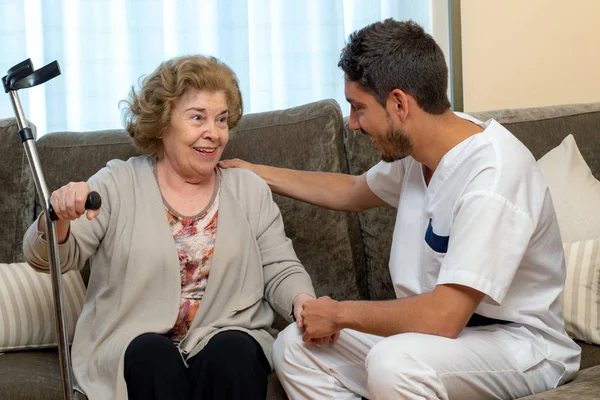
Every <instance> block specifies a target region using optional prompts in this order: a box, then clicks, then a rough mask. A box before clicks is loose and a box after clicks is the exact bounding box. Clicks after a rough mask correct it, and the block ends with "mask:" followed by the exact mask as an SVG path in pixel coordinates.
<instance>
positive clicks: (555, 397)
mask: <svg viewBox="0 0 600 400" xmlns="http://www.w3.org/2000/svg"><path fill="white" fill-rule="evenodd" d="M599 390H600V365H597V366H595V367H592V368H588V369H585V370H582V371H579V372H578V373H577V376H576V377H575V379H573V380H572V381H571V382H568V383H567V384H565V385H563V386H560V387H558V388H556V389H554V390H550V391H548V392H544V393H539V394H536V395H533V396H527V397H522V398H521V399H523V400H538V399H539V400H582V399H590V400H591V399H597V398H598V393H599Z"/></svg>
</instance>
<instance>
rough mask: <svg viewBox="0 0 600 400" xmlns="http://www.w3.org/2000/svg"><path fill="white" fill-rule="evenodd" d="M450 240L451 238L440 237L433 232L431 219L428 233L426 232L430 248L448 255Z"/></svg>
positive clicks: (426, 239) (426, 240)
mask: <svg viewBox="0 0 600 400" xmlns="http://www.w3.org/2000/svg"><path fill="white" fill-rule="evenodd" d="M449 240H450V236H438V235H436V234H435V233H434V232H433V227H432V226H431V219H429V226H428V227H427V232H425V242H427V244H428V245H429V247H431V249H432V250H434V251H437V252H438V253H446V252H447V251H448V241H449Z"/></svg>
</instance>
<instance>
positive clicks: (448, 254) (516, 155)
mask: <svg viewBox="0 0 600 400" xmlns="http://www.w3.org/2000/svg"><path fill="white" fill-rule="evenodd" d="M457 114H458V115H459V116H460V117H462V118H465V119H467V120H470V121H472V122H474V123H476V124H478V125H480V126H481V127H482V128H484V131H483V132H482V133H479V134H476V135H473V136H471V137H469V138H468V139H466V140H464V141H463V142H461V143H460V144H458V145H457V146H455V147H454V148H452V149H451V150H450V151H449V152H448V153H446V154H445V155H444V157H443V158H442V160H441V161H440V163H439V165H438V167H437V169H436V170H435V173H434V174H433V177H432V178H431V181H430V182H429V185H428V186H427V185H426V184H425V180H424V177H423V165H422V164H420V163H419V162H417V161H415V159H413V158H412V157H406V158H404V159H403V160H399V161H395V162H392V163H387V162H383V161H382V162H380V163H379V164H377V165H375V166H374V167H372V168H371V169H370V170H369V171H368V172H367V183H368V185H369V187H370V188H371V190H372V191H373V192H374V193H375V194H376V195H377V196H378V197H380V198H381V199H382V200H384V201H385V202H387V203H388V204H390V205H392V206H394V207H396V208H397V209H398V213H397V217H396V226H395V229H394V236H393V242H392V249H391V254H390V273H391V277H392V281H393V284H394V290H395V292H396V296H397V297H398V298H401V297H406V296H413V295H417V294H421V293H427V292H431V291H432V290H433V288H434V287H435V286H436V285H439V284H448V283H453V284H460V285H464V286H468V287H471V288H474V289H476V290H478V291H480V292H482V293H484V294H485V297H484V299H483V302H482V303H481V304H480V305H479V307H477V309H476V311H475V312H476V313H477V314H480V315H483V316H486V317H489V318H496V319H501V320H506V321H511V322H514V323H515V324H508V325H502V329H504V330H505V331H506V330H507V331H508V332H509V334H510V335H512V336H513V337H515V339H517V340H515V345H514V348H511V349H509V350H510V351H511V352H512V353H513V354H515V356H516V358H517V360H518V361H519V363H520V365H521V367H522V368H523V369H527V368H530V367H533V366H534V365H536V364H538V363H539V362H540V361H542V360H543V359H548V360H551V361H555V362H556V363H557V364H556V365H557V366H560V367H561V368H564V371H565V373H564V374H563V376H562V378H561V383H562V382H564V381H566V380H568V379H570V378H572V377H573V375H574V374H575V372H576V371H577V370H578V369H579V362H580V352H581V349H580V348H579V346H577V344H575V342H573V341H572V340H571V339H570V338H569V337H568V336H567V334H566V333H565V329H564V321H563V318H562V311H561V308H560V303H559V294H560V293H561V291H562V290H563V286H564V282H565V261H564V254H563V247H562V242H561V237H560V232H559V228H558V221H557V219H556V214H555V212H554V206H553V205H552V200H551V198H550V192H549V191H548V187H547V185H546V183H545V182H544V179H543V177H542V175H541V172H540V171H539V169H538V168H537V165H536V162H535V159H534V157H533V156H532V154H531V153H530V152H529V150H528V149H527V148H526V147H525V146H524V145H523V144H522V143H521V142H520V141H519V140H517V139H516V138H515V137H514V136H513V135H512V134H511V133H510V132H509V131H508V130H506V129H505V128H504V127H503V126H501V125H500V124H499V123H498V122H496V121H495V120H489V121H487V122H485V123H482V122H480V121H478V120H476V119H474V118H472V117H470V116H468V115H465V114H460V113H457ZM474 329H478V328H474ZM479 329H489V327H485V328H483V327H482V328H479Z"/></svg>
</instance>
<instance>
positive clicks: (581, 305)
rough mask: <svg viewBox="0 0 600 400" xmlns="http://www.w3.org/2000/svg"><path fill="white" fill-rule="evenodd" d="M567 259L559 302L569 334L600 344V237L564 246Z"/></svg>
mask: <svg viewBox="0 0 600 400" xmlns="http://www.w3.org/2000/svg"><path fill="white" fill-rule="evenodd" d="M564 249H565V260H566V262H567V279H566V281H565V290H564V291H563V293H562V294H561V298H560V300H561V304H562V309H563V316H564V319H565V328H566V331H567V333H568V334H569V336H571V337H572V338H574V339H579V340H583V341H585V342H587V343H595V344H598V345H600V317H599V315H600V238H596V239H591V240H583V241H580V242H575V243H567V244H565V245H564Z"/></svg>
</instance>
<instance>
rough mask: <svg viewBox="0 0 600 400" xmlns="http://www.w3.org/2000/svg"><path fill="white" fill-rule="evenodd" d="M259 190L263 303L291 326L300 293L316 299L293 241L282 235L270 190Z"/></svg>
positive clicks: (280, 222)
mask: <svg viewBox="0 0 600 400" xmlns="http://www.w3.org/2000/svg"><path fill="white" fill-rule="evenodd" d="M261 189H262V190H261V201H260V213H259V216H260V217H259V221H258V231H257V243H258V247H259V249H260V254H261V258H262V261H263V276H264V282H265V291H264V293H265V299H266V300H267V302H268V303H269V304H270V305H271V307H273V308H274V309H275V311H277V312H278V313H279V314H280V315H281V316H282V317H284V318H285V319H286V320H287V321H288V322H290V321H291V320H292V302H293V300H294V297H296V296H297V295H298V294H301V293H308V294H310V295H311V296H313V297H316V295H315V291H314V288H313V285H312V281H311V279H310V276H309V275H308V273H307V272H306V270H305V269H304V267H303V266H302V264H301V263H300V261H299V260H298V257H297V256H296V252H295V251H294V247H293V245H292V241H291V240H290V239H289V238H288V237H287V236H286V235H285V230H284V227H283V219H282V217H281V212H280V211H279V207H278V206H277V204H276V203H275V201H273V197H272V194H271V190H270V189H269V187H268V186H267V185H266V183H263V184H262V185H261Z"/></svg>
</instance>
